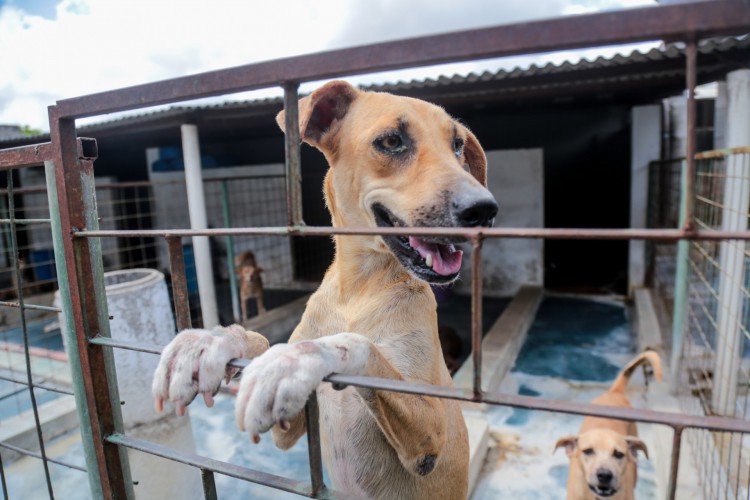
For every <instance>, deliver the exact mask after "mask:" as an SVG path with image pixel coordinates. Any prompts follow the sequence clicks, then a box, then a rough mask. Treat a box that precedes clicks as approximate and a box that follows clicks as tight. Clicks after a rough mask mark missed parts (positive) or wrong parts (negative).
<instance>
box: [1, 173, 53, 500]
mask: <svg viewBox="0 0 750 500" xmlns="http://www.w3.org/2000/svg"><path fill="white" fill-rule="evenodd" d="M7 178H8V217H10V245H11V248H10V254H11V257H12V259H13V273H14V274H15V276H16V290H15V292H16V297H18V306H19V309H20V310H21V314H20V318H21V331H22V332H23V354H24V361H25V363H26V387H27V389H28V391H29V398H30V399H31V409H32V413H33V415H34V424H35V428H36V437H37V442H38V443H39V454H40V457H41V459H42V467H43V469H44V478H45V481H46V482H47V492H48V493H49V497H50V499H54V498H55V493H54V491H53V489H52V478H51V477H50V473H49V464H48V463H47V451H46V448H45V445H44V437H43V436H42V424H41V420H40V418H39V407H38V406H37V403H36V394H35V393H34V377H33V374H32V373H31V355H30V354H29V330H28V326H27V324H26V311H25V309H24V305H23V302H24V298H23V276H22V275H21V265H20V263H19V261H18V260H19V255H18V241H17V239H16V224H15V216H16V209H15V202H14V196H13V170H10V171H9V172H8V175H7Z"/></svg>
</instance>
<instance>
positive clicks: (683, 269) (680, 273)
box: [669, 162, 690, 392]
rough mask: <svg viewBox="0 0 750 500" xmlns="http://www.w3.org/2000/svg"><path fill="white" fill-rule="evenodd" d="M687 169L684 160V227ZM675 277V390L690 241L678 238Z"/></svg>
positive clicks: (671, 365) (672, 368) (672, 363)
mask: <svg viewBox="0 0 750 500" xmlns="http://www.w3.org/2000/svg"><path fill="white" fill-rule="evenodd" d="M686 178H687V169H686V168H685V162H682V168H681V169H680V200H681V202H680V221H679V224H680V227H685V219H686V218H687V212H686V210H687V205H686V204H685V203H683V202H682V200H683V198H684V197H685V196H687V187H686ZM675 260H676V266H675V267H676V269H675V278H674V306H673V308H672V355H671V357H670V362H669V368H670V371H671V377H670V380H671V388H672V391H673V392H675V391H676V390H677V387H678V382H677V376H678V374H679V370H678V368H677V365H678V363H679V361H680V356H681V355H682V342H683V332H684V330H685V313H686V306H687V288H688V267H689V266H688V264H689V262H690V242H689V241H688V240H680V241H678V242H677V257H676V258H675Z"/></svg>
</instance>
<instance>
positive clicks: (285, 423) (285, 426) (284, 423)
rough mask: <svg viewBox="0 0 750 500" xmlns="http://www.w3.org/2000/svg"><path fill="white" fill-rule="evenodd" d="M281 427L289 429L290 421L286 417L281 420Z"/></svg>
mask: <svg viewBox="0 0 750 500" xmlns="http://www.w3.org/2000/svg"><path fill="white" fill-rule="evenodd" d="M279 427H281V430H282V431H284V432H286V431H288V430H289V427H290V425H289V421H287V420H284V419H281V420H279Z"/></svg>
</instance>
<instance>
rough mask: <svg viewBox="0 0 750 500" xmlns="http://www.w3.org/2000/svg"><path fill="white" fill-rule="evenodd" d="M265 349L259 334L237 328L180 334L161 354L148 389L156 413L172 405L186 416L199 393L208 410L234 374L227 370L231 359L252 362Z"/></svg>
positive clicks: (265, 344)
mask: <svg viewBox="0 0 750 500" xmlns="http://www.w3.org/2000/svg"><path fill="white" fill-rule="evenodd" d="M267 349H268V340H266V338H265V337H263V336H262V335H260V334H259V333H255V332H251V331H245V329H244V328H242V327H241V326H239V325H231V326H229V327H216V328H214V329H213V330H210V331H209V330H201V329H191V330H185V331H183V332H181V333H180V334H179V335H177V337H175V338H174V340H172V341H171V342H170V343H169V344H168V345H167V347H165V348H164V351H162V354H161V358H160V359H159V365H158V366H157V368H156V371H155V372H154V379H153V383H152V386H151V390H152V393H153V395H154V399H155V404H156V411H158V412H161V411H162V410H163V409H164V402H165V401H171V402H172V403H173V404H174V405H175V410H176V412H177V414H178V415H180V416H182V415H184V414H185V407H186V406H187V405H189V404H190V403H191V402H192V401H193V399H195V396H197V395H198V393H201V394H202V395H203V399H204V401H205V402H206V405H207V406H209V407H210V406H213V396H214V395H215V394H216V392H217V391H218V390H219V386H220V385H221V381H222V380H224V379H226V380H227V382H228V381H229V379H230V378H231V377H232V376H233V375H234V374H235V373H236V372H237V369H235V368H229V367H227V363H228V362H229V360H231V359H234V358H250V359H252V358H254V357H256V356H258V355H260V354H262V353H263V352H265V351H266V350H267Z"/></svg>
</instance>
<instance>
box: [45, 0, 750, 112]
mask: <svg viewBox="0 0 750 500" xmlns="http://www.w3.org/2000/svg"><path fill="white" fill-rule="evenodd" d="M748 25H750V8H749V7H748V6H747V5H746V3H744V2H740V1H721V2H716V1H710V0H708V1H705V0H704V1H697V2H690V3H680V4H672V5H660V6H655V7H643V8H635V9H626V10H621V11H616V12H600V13H595V14H585V15H578V16H565V17H560V18H556V19H546V20H540V21H531V22H524V23H517V24H509V25H504V26H495V27H492V28H484V29H475V30H467V31H460V32H455V33H447V34H442V35H433V36H427V37H421V38H412V39H407V40H398V41H392V42H385V43H379V44H374V45H367V46H362V47H354V48H348V49H340V50H333V51H329V52H323V53H318V54H312V55H307V56H297V57H288V58H285V59H276V60H274V61H268V62H262V63H257V64H249V65H245V66H239V67H235V68H228V69H223V70H219V71H211V72H207V73H200V74H196V75H190V76H185V77H180V78H173V79H169V80H163V81H161V82H153V83H147V84H143V85H136V86H133V87H128V88H123V89H119V90H112V91H107V92H100V93H96V94H90V95H87V96H82V97H75V98H71V99H64V100H61V101H58V103H57V106H58V107H59V109H60V117H61V118H82V117H85V116H94V115H100V114H104V113H112V112H114V111H123V110H127V109H138V108H143V107H147V106H154V105H157V104H166V103H170V102H177V101H183V100H187V99H196V98H200V97H209V96H214V95H219V94H225V93H232V92H240V91H245V90H254V89H259V88H265V87H272V86H276V85H278V83H279V82H297V83H303V82H309V81H315V80H323V79H326V78H334V77H339V76H344V75H347V76H353V75H358V74H363V73H373V72H378V71H388V70H396V69H403V68H417V67H422V66H431V65H435V64H442V63H454V62H460V61H467V60H479V59H487V58H492V57H506V56H512V55H520V54H531V53H540V52H553V51H560V50H566V49H578V48H586V47H593V46H605V45H614V44H623V43H631V42H641V41H650V40H684V39H685V38H686V34H690V35H691V36H692V37H693V38H701V37H703V36H709V35H720V34H744V33H746V32H747V26H748Z"/></svg>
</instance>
